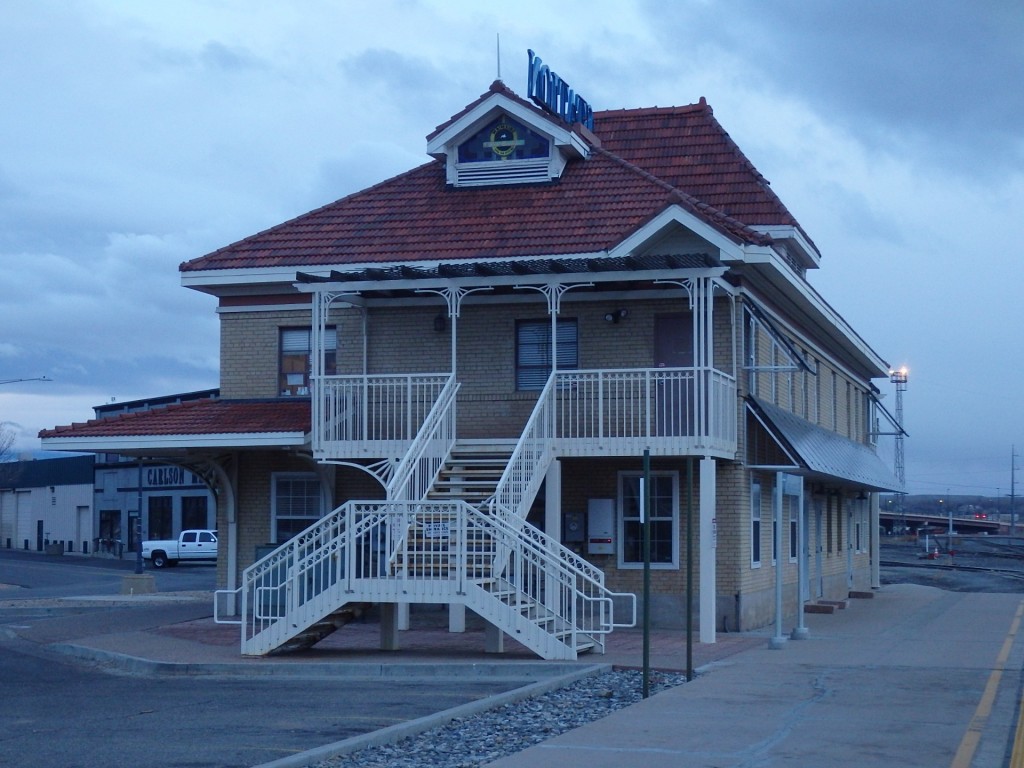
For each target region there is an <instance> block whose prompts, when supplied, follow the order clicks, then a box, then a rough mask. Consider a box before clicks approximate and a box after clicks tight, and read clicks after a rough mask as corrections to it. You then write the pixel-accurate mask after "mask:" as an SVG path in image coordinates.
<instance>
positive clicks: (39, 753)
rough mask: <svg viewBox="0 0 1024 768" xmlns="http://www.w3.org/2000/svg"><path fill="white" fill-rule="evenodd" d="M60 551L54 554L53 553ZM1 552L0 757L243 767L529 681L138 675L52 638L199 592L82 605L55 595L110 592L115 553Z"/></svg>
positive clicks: (160, 617)
mask: <svg viewBox="0 0 1024 768" xmlns="http://www.w3.org/2000/svg"><path fill="white" fill-rule="evenodd" d="M54 561H56V562H54ZM95 563H96V561H91V560H87V559H82V560H81V562H71V559H70V558H69V559H64V558H52V560H51V558H46V557H45V556H34V555H27V556H26V555H23V554H20V553H18V554H16V555H13V556H12V555H11V553H8V552H5V551H0V584H3V585H13V586H4V587H3V588H0V680H2V681H3V683H2V684H3V695H2V696H0V765H2V766H7V765H10V766H19V768H35V767H36V766H39V767H40V768H42V766H46V768H53V766H66V767H68V768H72V767H73V768H101V766H102V767H103V768H107V767H108V766H111V765H145V764H154V763H157V764H161V765H174V766H187V767H193V766H195V767H198V766H251V765H257V764H260V763H264V762H268V761H271V760H275V759H278V758H280V757H284V756H286V755H290V754H294V753H296V752H301V751H304V750H307V749H310V748H311V747H315V746H318V745H321V744H326V743H329V742H334V741H339V740H341V739H345V738H349V737H351V736H355V735H358V734H362V733H367V732H370V731H374V730H378V729H380V728H384V727H386V726H389V725H394V724H395V723H399V722H404V721H407V720H410V719H414V718H418V717H422V716H425V715H429V714H432V713H435V712H438V711H441V710H443V709H447V708H449V707H454V706H457V705H459V704H464V703H467V702H470V701H475V700H477V699H480V698H482V697H487V696H491V695H494V694H496V693H500V692H503V691H507V690H510V689H513V688H515V687H518V686H519V685H523V684H525V682H526V681H522V682H517V681H513V682H510V681H508V680H492V679H461V680H459V679H455V680H447V679H446V680H444V681H443V682H442V681H438V680H436V679H420V680H389V681H388V682H387V684H386V685H382V684H381V681H380V680H379V679H372V680H361V679H352V678H345V679H341V678H334V679H332V678H317V677H295V676H290V677H245V676H230V677H229V676H224V677H170V678H157V677H132V676H128V675H125V674H123V673H121V672H119V671H118V670H117V669H115V668H110V669H105V668H104V667H103V666H101V665H98V664H86V663H83V662H81V661H71V660H70V659H69V658H68V657H65V656H62V655H60V654H56V653H53V652H51V651H49V650H47V647H46V646H47V644H49V643H54V642H62V641H64V640H68V639H72V638H73V637H75V636H76V635H77V636H83V634H87V633H89V632H92V631H99V630H100V629H102V630H103V631H111V630H112V629H116V628H120V627H125V628H127V629H141V628H146V627H149V626H158V625H161V624H167V623H168V622H169V621H173V620H175V619H178V618H180V620H182V621H184V620H188V619H191V618H196V617H197V616H200V615H203V614H204V613H206V614H207V615H208V614H209V610H210V608H209V607H208V606H205V605H202V604H196V603H190V604H181V605H160V604H157V605H151V606H133V607H127V608H126V607H118V606H110V605H107V606H104V605H103V604H100V605H98V606H94V607H83V604H81V603H76V602H75V601H69V605H70V606H71V607H66V608H62V607H60V606H61V604H62V601H57V600H55V599H54V598H56V597H61V596H64V597H73V596H77V595H85V594H103V590H104V589H105V590H106V592H107V593H111V592H113V593H114V594H116V592H117V589H116V587H115V586H114V585H116V584H119V581H120V578H121V576H122V575H123V573H125V572H126V571H127V572H131V570H132V569H131V568H130V567H128V568H125V567H123V566H122V565H121V564H118V561H108V564H107V565H105V566H104V565H99V566H97V565H96V564H95ZM157 578H158V579H159V580H161V581H163V582H165V586H162V587H161V589H167V588H172V585H183V584H188V585H189V586H188V587H187V589H194V588H195V586H194V584H195V581H196V580H197V579H198V580H207V581H208V582H209V584H210V585H212V581H213V569H212V568H210V567H205V568H204V569H202V570H200V568H199V567H196V569H195V570H194V571H192V572H191V573H190V569H189V568H185V567H179V568H176V569H172V570H168V571H166V572H159V573H158V574H157Z"/></svg>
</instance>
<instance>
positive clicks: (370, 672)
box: [45, 643, 612, 695]
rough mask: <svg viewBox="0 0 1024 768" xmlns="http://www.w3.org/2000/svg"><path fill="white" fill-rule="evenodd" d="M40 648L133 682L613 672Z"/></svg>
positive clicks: (567, 676)
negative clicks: (215, 658)
mask: <svg viewBox="0 0 1024 768" xmlns="http://www.w3.org/2000/svg"><path fill="white" fill-rule="evenodd" d="M45 647H46V648H47V649H49V650H51V651H54V652H56V653H60V654H63V655H65V656H72V657H75V658H77V659H81V660H83V661H92V662H97V663H100V664H104V665H108V666H113V667H117V668H118V669H119V670H120V671H122V672H124V673H126V674H129V675H133V676H136V677H318V678H322V677H337V678H361V679H381V680H387V679H396V678H402V679H409V678H430V679H434V680H443V679H447V678H459V679H465V678H467V677H475V678H488V679H491V680H511V681H517V680H521V681H531V680H533V681H540V682H539V683H536V684H545V683H548V682H550V680H551V679H554V680H556V681H557V680H563V679H564V682H561V683H560V684H558V685H555V686H554V687H560V686H561V685H567V684H568V683H570V682H573V681H574V680H576V679H577V678H579V677H585V676H587V675H588V674H597V672H603V671H606V670H610V669H611V668H612V665H611V664H588V665H580V664H552V663H550V662H532V661H524V662H504V663H478V662H470V663H464V664H460V663H457V662H456V663H452V662H441V663H439V662H420V663H401V662H399V663H394V662H391V663H376V662H371V663H366V662H320V663H315V662H314V663H296V664H292V663H280V664H275V663H273V662H269V663H253V664H246V663H244V662H242V663H233V662H207V663H193V662H178V661H153V660H152V659H143V658H140V657H138V656H131V655H128V654H125V653H117V652H115V651H105V650H101V649H98V648H89V647H88V646H84V645H74V644H72V643H54V644H52V645H47V646H45ZM549 690H550V689H549ZM541 692H544V691H541ZM531 695H533V694H531Z"/></svg>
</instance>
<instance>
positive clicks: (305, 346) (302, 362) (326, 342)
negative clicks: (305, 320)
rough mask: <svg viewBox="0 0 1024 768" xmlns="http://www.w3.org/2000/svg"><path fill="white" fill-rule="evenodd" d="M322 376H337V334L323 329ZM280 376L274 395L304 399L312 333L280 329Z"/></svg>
mask: <svg viewBox="0 0 1024 768" xmlns="http://www.w3.org/2000/svg"><path fill="white" fill-rule="evenodd" d="M321 338H322V340H323V346H324V370H323V373H324V375H325V376H333V375H334V374H335V373H336V372H337V365H336V360H337V353H338V332H337V329H335V328H333V327H327V328H324V332H323V334H322V335H321ZM280 350H281V355H280V366H279V368H280V374H279V381H278V392H280V394H282V395H308V394H309V376H310V373H311V371H312V368H313V353H314V350H313V331H312V329H310V328H282V329H281V342H280Z"/></svg>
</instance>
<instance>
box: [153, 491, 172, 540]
mask: <svg viewBox="0 0 1024 768" xmlns="http://www.w3.org/2000/svg"><path fill="white" fill-rule="evenodd" d="M172 507H173V499H172V498H171V497H170V496H150V497H149V538H151V539H172V538H174V536H173V534H172V521H171V512H172Z"/></svg>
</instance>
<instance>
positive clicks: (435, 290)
mask: <svg viewBox="0 0 1024 768" xmlns="http://www.w3.org/2000/svg"><path fill="white" fill-rule="evenodd" d="M558 82H560V81H558V80H557V76H553V75H552V73H551V72H550V70H548V69H547V68H546V67H543V66H542V65H541V64H540V63H539V61H534V60H533V59H532V58H531V69H530V86H529V88H528V93H529V96H530V97H531V98H532V99H533V100H532V101H530V100H527V99H524V98H521V97H520V96H518V95H516V94H515V93H514V92H512V91H511V90H510V89H509V88H507V87H506V86H505V85H504V84H503V83H502V82H500V81H497V82H495V83H494V84H492V85H491V87H490V88H489V89H488V90H487V92H485V93H484V94H483V95H481V96H480V97H479V98H478V99H477V100H476V101H474V102H473V103H472V104H470V105H468V106H467V107H466V108H465V109H463V110H461V111H460V112H458V113H457V114H456V115H455V116H454V117H452V118H450V119H449V120H447V121H446V122H444V123H443V124H441V125H440V126H438V127H437V128H436V129H435V130H434V131H432V132H431V133H430V134H429V136H428V137H427V153H428V154H429V155H430V156H431V158H432V159H431V160H429V161H428V162H426V163H425V164H423V165H421V166H419V167H418V168H414V169H412V170H410V171H408V172H407V173H404V174H401V175H399V176H396V177H394V178H392V179H388V180H386V181H383V182H381V183H380V184H378V185H376V186H373V187H370V188H369V189H366V190H363V191H361V192H358V193H355V194H352V195H349V196H347V197H344V198H342V199H340V200H338V201H336V202H333V203H330V204H328V205H326V206H324V207H323V208H320V209H317V210H315V211H312V212H310V213H307V214H304V215H302V216H299V217H298V218H296V219H293V220H291V221H288V222H285V223H283V224H281V225H279V226H276V227H273V228H271V229H269V230H266V231H264V232H261V233H259V234H256V235H253V236H252V237H249V238H246V239H245V240H242V241H240V242H238V243H234V244H232V245H229V246H226V247H224V248H222V249H220V250H218V251H215V252H213V253H211V254H208V255H206V256H202V257H200V258H197V259H194V260H192V261H189V262H186V263H184V264H182V265H181V277H182V282H183V284H184V285H185V286H186V287H188V288H191V289H194V290H198V291H202V292H205V293H207V294H209V295H211V296H212V297H214V298H215V299H216V301H217V312H218V314H219V316H220V320H221V381H220V398H219V399H217V400H211V401H203V402H196V403H186V404H182V405H180V406H172V407H169V408H166V409H163V410H161V411H160V412H154V413H150V414H137V415H132V416H126V417H124V418H122V419H107V420H104V421H102V422H99V421H96V422H89V423H86V424H79V425H74V426H72V427H67V428H57V429H54V430H48V431H45V432H43V433H42V434H41V436H42V438H43V444H44V446H45V447H48V448H62V449H82V448H84V447H88V449H89V450H103V451H116V452H118V453H122V454H129V455H131V454H136V455H146V456H153V457H160V458H161V459H164V460H174V461H176V462H178V463H180V464H182V465H183V466H189V467H192V468H194V469H195V470H196V471H199V472H202V473H203V474H204V476H206V477H208V478H209V480H210V482H211V484H212V485H213V486H214V487H215V488H216V489H217V494H218V510H217V516H218V528H219V529H220V531H221V538H222V541H224V540H225V539H226V541H227V548H226V553H225V555H223V556H222V559H221V563H220V578H221V583H222V584H223V585H224V587H225V588H226V589H228V590H231V591H232V593H233V594H235V595H237V600H238V603H239V605H238V609H239V610H240V611H241V613H242V614H243V616H244V617H245V618H244V620H245V621H246V624H245V628H244V629H243V650H244V651H245V652H247V653H263V652H266V651H269V650H272V649H274V648H278V647H281V646H282V645H287V644H290V643H292V644H297V643H300V642H305V643H309V642H315V640H316V639H317V638H318V637H320V636H322V635H323V634H324V633H325V632H327V631H330V630H332V629H333V628H335V627H336V626H339V625H340V624H342V623H343V622H344V621H345V620H346V619H347V618H348V617H349V616H350V615H351V614H352V613H353V607H354V606H356V607H358V606H363V605H365V604H369V603H378V604H380V605H381V606H382V607H383V608H384V611H383V615H384V623H385V625H387V627H388V630H387V632H388V633H391V629H392V628H393V627H398V626H401V623H402V620H403V619H402V612H401V606H405V605H408V604H409V603H425V602H426V603H448V604H451V605H453V606H454V608H453V610H452V626H453V628H455V629H457V628H459V626H460V624H461V619H460V611H462V610H464V609H465V608H467V607H468V608H469V609H471V610H473V611H475V612H477V613H478V614H480V615H481V616H483V617H484V618H485V619H487V620H488V622H490V623H491V625H492V626H493V627H494V628H496V629H497V630H500V632H494V633H492V634H491V636H490V637H491V639H490V642H491V644H492V647H498V646H499V645H500V637H501V636H502V633H506V634H509V635H511V636H513V637H516V639H519V640H521V641H522V642H524V643H526V644H527V645H529V646H530V647H532V648H534V650H536V651H537V652H538V653H540V654H541V655H543V656H545V657H549V658H554V657H563V658H564V657H575V653H576V651H577V650H579V649H583V648H586V647H589V646H591V645H594V644H596V645H598V646H600V645H601V643H602V638H603V635H604V633H606V632H608V631H610V630H611V627H612V626H613V625H614V624H616V623H622V617H623V615H626V616H631V615H632V607H631V598H630V596H629V593H637V592H639V591H640V588H641V581H642V573H643V561H644V548H643V546H642V541H643V536H642V532H643V530H644V528H645V524H644V523H643V522H642V520H641V517H642V505H641V503H640V499H641V487H644V488H645V489H646V491H647V492H648V496H649V500H650V501H649V504H648V512H649V518H650V521H649V524H648V525H649V531H650V562H651V569H652V574H653V575H652V579H651V583H652V589H651V594H650V601H651V603H650V607H651V610H652V615H653V617H654V620H655V621H656V622H658V623H661V624H664V625H680V624H681V623H682V621H683V617H684V614H685V608H686V605H685V603H686V594H687V579H688V578H691V579H692V580H693V587H694V591H693V594H694V595H695V596H696V598H695V600H694V603H695V604H694V606H693V607H694V608H695V609H696V611H697V614H698V616H699V625H700V637H701V640H702V641H704V642H713V641H714V638H715V632H716V629H719V630H720V629H722V628H726V629H728V630H730V631H733V630H736V629H749V628H753V627H759V626H765V625H767V624H769V623H770V622H771V621H773V620H774V619H775V618H776V616H777V613H778V609H777V605H778V604H779V602H780V601H781V602H782V603H783V611H784V612H786V613H788V614H789V615H795V614H796V613H797V612H798V607H799V606H801V605H802V604H803V603H805V602H808V601H815V600H819V599H838V598H845V597H846V596H847V595H848V593H849V592H850V591H851V590H854V589H856V590H864V589H868V588H870V587H871V586H872V585H873V582H874V580H876V579H877V573H876V572H874V571H873V566H874V567H875V568H876V567H877V553H876V554H874V555H873V554H872V547H873V545H874V544H876V543H877V542H876V536H877V534H876V531H877V501H876V495H875V494H876V492H877V491H880V490H891V489H893V488H894V487H895V480H894V478H893V477H892V474H891V473H890V472H889V471H888V470H887V469H886V468H885V467H884V466H883V465H882V463H881V462H880V460H879V459H878V457H877V456H876V454H875V441H876V439H877V438H876V436H877V434H878V433H879V430H878V427H877V422H878V412H879V411H878V408H877V401H876V394H877V389H876V388H875V386H874V385H873V383H872V380H873V379H877V378H883V377H885V376H886V375H887V371H888V366H887V364H886V363H885V361H883V360H882V359H881V358H880V357H879V356H878V354H876V353H875V352H874V351H873V350H872V348H871V347H870V346H869V345H868V344H867V343H866V342H865V341H864V340H863V339H861V338H860V336H858V335H857V333H856V332H855V331H854V330H853V329H852V328H851V327H850V326H849V325H848V324H847V323H846V322H845V321H844V320H843V318H842V317H840V316H839V314H838V313H836V312H835V310H833V309H832V308H831V307H830V306H829V305H828V303H827V302H826V301H825V300H824V299H823V298H822V297H821V296H820V295H819V294H818V293H817V291H815V289H814V288H813V287H812V286H811V285H810V284H809V283H808V281H807V279H806V273H807V271H808V270H811V269H816V268H818V266H819V263H820V258H821V257H820V254H819V253H818V251H817V248H816V247H815V245H814V243H813V241H812V240H811V239H810V237H808V235H807V234H806V233H805V232H804V231H803V229H802V228H801V227H800V225H799V224H798V222H797V221H796V219H795V218H794V217H793V215H792V214H791V213H790V212H789V211H788V210H787V209H786V207H785V206H784V205H783V203H782V201H781V200H779V198H778V197H777V196H776V195H775V194H774V192H773V191H772V189H771V188H770V186H769V184H768V182H767V181H766V180H765V179H764V178H763V177H762V176H761V175H760V174H759V173H758V171H757V170H756V169H755V168H754V166H753V165H752V164H751V162H750V161H749V160H748V159H747V158H746V157H745V156H744V154H743V153H742V152H741V151H740V149H739V148H738V147H737V146H736V144H735V143H734V142H733V141H732V139H731V138H730V137H729V135H728V134H727V133H726V132H725V130H724V129H723V128H722V126H721V125H720V124H719V123H718V122H717V120H716V119H715V117H714V115H713V113H712V110H711V107H710V106H708V105H707V104H706V103H705V102H704V100H703V99H701V100H700V101H699V103H696V104H693V105H690V106H686V107H678V108H651V109H622V110H613V111H605V112H596V113H590V111H589V109H588V108H587V107H586V104H585V102H582V101H581V100H579V99H578V98H576V99H572V98H571V97H570V98H568V99H567V98H566V93H563V92H562V91H559V90H558V89H557V88H554V89H552V84H555V85H557V83H558ZM550 93H555V94H556V95H557V94H558V93H562V98H561V100H558V99H554V100H552V99H549V98H547V97H548V96H549V95H550ZM568 93H569V94H571V92H568ZM566 118H569V119H568V120H567V119H566ZM645 452H646V453H647V454H648V455H649V456H650V460H649V467H648V469H647V472H646V477H647V482H646V484H643V483H642V482H641V480H642V479H643V478H644V477H645V470H644V459H643V457H644V454H645ZM311 526H312V527H311ZM271 544H274V545H281V546H280V548H279V549H278V550H277V551H276V552H270V550H271V549H272V547H270V546H269V545H271ZM268 552H269V554H267V555H266V557H263V559H262V560H260V562H259V563H257V564H256V565H255V566H253V563H254V560H255V559H256V558H257V553H259V554H260V555H261V556H262V555H264V554H265V553H268ZM688 574H689V576H688ZM780 595H781V598H780ZM613 606H614V608H615V612H614V616H613V613H612V607H613ZM346 611H347V613H346ZM290 625H294V627H293V629H292V630H291V631H285V629H284V628H285V627H286V626H290ZM296 634H299V635H300V638H299V639H296V638H295V637H294V635H296ZM396 637H397V636H396V635H394V634H393V633H391V634H387V636H386V638H385V645H392V646H393V644H394V643H395V642H396V640H395V638H396Z"/></svg>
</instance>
